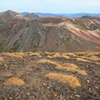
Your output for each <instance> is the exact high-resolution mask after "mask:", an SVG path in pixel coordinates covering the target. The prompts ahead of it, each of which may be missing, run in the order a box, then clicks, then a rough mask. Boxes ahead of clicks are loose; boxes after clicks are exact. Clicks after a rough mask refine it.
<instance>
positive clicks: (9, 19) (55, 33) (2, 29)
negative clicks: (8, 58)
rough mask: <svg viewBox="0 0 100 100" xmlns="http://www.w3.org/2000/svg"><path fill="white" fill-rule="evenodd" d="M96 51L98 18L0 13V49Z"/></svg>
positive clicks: (99, 41) (99, 32) (99, 47)
mask: <svg viewBox="0 0 100 100" xmlns="http://www.w3.org/2000/svg"><path fill="white" fill-rule="evenodd" d="M24 51H25V52H26V51H43V52H44V51H49V52H52V51H54V52H74V51H100V21H99V20H97V19H91V18H88V19H87V18H66V17H44V18H35V19H34V18H33V19H32V18H28V17H25V16H24V15H21V14H18V13H16V12H14V11H10V10H9V11H6V12H3V13H0V52H24Z"/></svg>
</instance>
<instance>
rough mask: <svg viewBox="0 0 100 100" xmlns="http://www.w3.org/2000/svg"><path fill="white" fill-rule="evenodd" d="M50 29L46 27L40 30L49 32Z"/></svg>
mask: <svg viewBox="0 0 100 100" xmlns="http://www.w3.org/2000/svg"><path fill="white" fill-rule="evenodd" d="M50 29H51V27H46V28H45V29H42V31H44V32H49V30H50Z"/></svg>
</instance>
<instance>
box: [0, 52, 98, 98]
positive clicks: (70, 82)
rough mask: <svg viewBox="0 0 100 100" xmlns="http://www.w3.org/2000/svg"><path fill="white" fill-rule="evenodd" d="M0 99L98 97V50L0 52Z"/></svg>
mask: <svg viewBox="0 0 100 100" xmlns="http://www.w3.org/2000/svg"><path fill="white" fill-rule="evenodd" d="M0 100H100V53H89V52H78V53H77V52H76V53H53V52H51V53H50V52H45V53H42V52H38V53H32V52H26V53H1V54H0Z"/></svg>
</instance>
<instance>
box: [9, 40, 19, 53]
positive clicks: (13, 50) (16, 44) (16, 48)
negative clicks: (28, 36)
mask: <svg viewBox="0 0 100 100" xmlns="http://www.w3.org/2000/svg"><path fill="white" fill-rule="evenodd" d="M18 49H19V44H18V41H16V42H15V43H14V44H13V47H12V48H10V49H9V52H17V51H18Z"/></svg>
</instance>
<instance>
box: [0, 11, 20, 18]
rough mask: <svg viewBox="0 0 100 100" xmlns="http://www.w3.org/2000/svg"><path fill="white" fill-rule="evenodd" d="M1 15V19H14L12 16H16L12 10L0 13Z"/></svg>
mask: <svg viewBox="0 0 100 100" xmlns="http://www.w3.org/2000/svg"><path fill="white" fill-rule="evenodd" d="M1 15H2V16H3V17H6V16H8V17H14V16H16V15H18V13H16V12H14V11H12V10H7V11H5V12H2V13H1Z"/></svg>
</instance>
